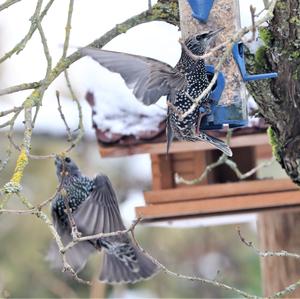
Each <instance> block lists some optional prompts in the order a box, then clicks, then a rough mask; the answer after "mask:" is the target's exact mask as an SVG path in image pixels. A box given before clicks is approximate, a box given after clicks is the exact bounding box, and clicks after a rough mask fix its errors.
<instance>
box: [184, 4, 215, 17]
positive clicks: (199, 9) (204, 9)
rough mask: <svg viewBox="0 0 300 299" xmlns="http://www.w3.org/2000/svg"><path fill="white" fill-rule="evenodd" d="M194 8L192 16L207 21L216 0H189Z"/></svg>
mask: <svg viewBox="0 0 300 299" xmlns="http://www.w3.org/2000/svg"><path fill="white" fill-rule="evenodd" d="M188 1H189V4H190V6H191V9H192V16H193V17H194V18H195V19H197V20H199V21H200V22H207V19H208V17H209V13H210V10H211V9H212V6H213V4H214V0H188Z"/></svg>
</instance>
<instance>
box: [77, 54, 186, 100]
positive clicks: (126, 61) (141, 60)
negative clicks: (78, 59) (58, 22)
mask: <svg viewBox="0 0 300 299" xmlns="http://www.w3.org/2000/svg"><path fill="white" fill-rule="evenodd" d="M80 51H81V53H82V54H83V55H88V56H90V57H92V58H93V59H94V60H96V61H97V62H99V63H100V64H101V65H102V66H103V67H105V68H107V69H108V70H110V71H112V72H114V73H119V74H120V75H121V76H122V78H123V79H124V81H125V83H126V85H127V86H128V88H130V89H133V94H134V95H135V97H136V98H137V99H138V100H139V101H141V102H143V103H144V104H145V105H151V104H153V103H155V102H157V101H158V100H159V98H160V97H161V96H164V95H169V94H172V95H173V94H174V89H176V90H180V89H183V88H184V87H185V86H186V79H185V76H184V75H183V74H182V73H180V72H177V71H176V70H175V69H174V68H172V67H171V66H170V65H168V64H166V63H164V62H161V61H158V60H155V59H152V58H149V57H143V56H138V55H132V54H126V53H120V52H114V51H106V50H100V49H95V48H82V49H81V50H80ZM171 98H172V97H171Z"/></svg>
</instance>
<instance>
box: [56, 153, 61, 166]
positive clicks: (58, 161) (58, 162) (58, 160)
mask: <svg viewBox="0 0 300 299" xmlns="http://www.w3.org/2000/svg"><path fill="white" fill-rule="evenodd" d="M54 164H55V165H56V166H60V165H61V164H62V163H61V157H60V156H58V155H57V156H56V157H55V161H54Z"/></svg>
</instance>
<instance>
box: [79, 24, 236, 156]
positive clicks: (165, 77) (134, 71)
mask: <svg viewBox="0 0 300 299" xmlns="http://www.w3.org/2000/svg"><path fill="white" fill-rule="evenodd" d="M222 29H223V28H222ZM222 29H219V30H216V31H209V32H206V33H202V34H197V35H194V36H191V37H189V38H187V39H186V40H185V42H184V44H183V45H182V47H181V48H182V49H181V57H180V59H179V61H178V63H177V64H176V66H175V67H174V68H173V67H172V66H170V65H168V64H166V63H164V62H161V61H158V60H155V59H152V58H149V57H144V56H138V55H131V54H126V53H120V52H113V51H106V50H100V49H96V48H82V49H81V53H82V54H83V55H88V56H90V57H92V58H93V59H94V60H96V61H97V62H99V63H100V64H101V65H102V66H103V67H105V68H107V69H108V70H110V71H112V72H115V73H119V74H120V75H121V77H122V78H123V79H124V81H125V83H126V85H127V86H128V88H130V89H132V90H133V94H134V96H135V97H136V98H137V99H138V100H140V101H142V102H143V103H144V104H145V105H151V104H154V103H156V102H157V101H158V100H159V98H160V97H161V96H164V95H166V96H167V102H168V116H167V151H168V150H169V146H170V144H171V143H172V140H173V137H176V138H177V139H179V140H187V141H199V140H203V141H207V142H209V143H210V144H212V145H214V146H215V147H217V148H218V149H220V150H221V151H222V152H224V153H225V154H226V155H228V156H232V152H231V150H230V148H229V147H228V145H227V144H225V143H224V142H223V141H222V140H219V139H217V138H215V137H212V136H209V135H207V134H206V133H204V132H203V131H200V130H199V128H200V124H201V119H202V117H203V116H204V115H205V114H207V113H208V111H209V109H210V108H209V107H210V103H209V95H207V96H206V97H204V98H203V99H202V100H201V101H200V103H199V105H198V107H197V108H196V109H194V111H193V112H192V113H190V114H188V116H187V117H185V118H184V119H183V118H182V117H181V114H183V113H185V112H186V111H188V110H189V108H190V107H191V106H192V104H193V99H195V98H197V97H198V96H199V95H200V94H201V93H202V92H203V91H204V90H205V89H206V88H207V87H208V85H209V80H208V78H207V74H206V69H205V63H204V59H199V58H198V57H197V58H196V56H201V55H203V54H204V53H205V51H206V49H207V47H208V46H209V44H210V42H211V41H212V40H213V39H214V37H215V36H216V35H217V33H219V32H220V31H221V30H222ZM202 110H203V111H205V112H201V111H202Z"/></svg>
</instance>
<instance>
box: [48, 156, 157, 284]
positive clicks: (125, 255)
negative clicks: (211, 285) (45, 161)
mask: <svg viewBox="0 0 300 299" xmlns="http://www.w3.org/2000/svg"><path fill="white" fill-rule="evenodd" d="M55 165H56V174H57V177H58V180H59V183H60V186H61V188H60V189H61V191H59V192H58V194H57V195H56V197H55V199H54V201H53V202H52V207H51V208H52V209H51V214H52V219H53V224H54V226H55V228H56V230H57V232H58V233H59V235H60V237H61V239H62V242H63V244H64V245H67V244H68V243H69V242H70V241H72V236H71V224H70V219H69V217H68V214H67V212H66V206H67V207H68V206H69V209H70V211H71V215H72V217H73V219H74V222H75V224H76V227H77V229H78V231H79V232H80V233H81V234H82V236H88V235H93V234H97V233H109V232H116V231H120V230H125V226H124V224H123V221H122V219H121V214H120V211H119V207H118V202H117V198H116V194H115V192H114V190H113V187H112V185H111V183H110V180H109V178H108V177H107V176H105V175H98V176H96V177H95V178H93V179H90V178H88V177H86V176H83V175H82V174H81V172H80V170H79V168H78V167H77V165H76V164H75V163H74V162H73V161H72V160H71V159H70V158H69V157H60V156H57V158H56V160H55ZM66 203H67V205H66ZM101 249H102V250H103V252H104V256H103V263H102V272H101V274H100V278H99V279H100V281H102V282H106V283H110V284H115V283H134V282H137V281H139V280H143V279H147V278H150V277H151V276H153V275H154V274H156V273H157V272H158V270H159V268H158V267H157V266H156V265H155V264H154V263H153V262H152V261H151V260H150V259H149V258H148V257H147V256H146V255H145V254H144V253H142V252H141V251H140V250H139V249H138V248H137V247H136V246H135V245H134V244H133V242H132V240H131V238H130V237H129V235H128V234H120V235H117V236H112V237H103V238H99V239H93V240H89V241H83V242H79V243H77V244H76V245H75V246H74V247H72V248H70V249H69V250H68V251H67V252H66V259H67V262H68V263H69V264H70V266H71V267H72V268H73V269H74V270H75V271H76V272H79V271H80V270H82V268H83V267H84V266H85V264H86V262H87V259H88V257H89V256H90V254H92V253H93V252H95V251H100V250H101ZM47 259H48V260H49V261H50V262H51V263H52V264H53V266H54V267H56V268H59V267H61V266H62V260H61V257H60V255H59V252H58V248H57V245H56V243H54V242H53V244H52V246H51V247H50V250H49V253H48V257H47Z"/></svg>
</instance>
